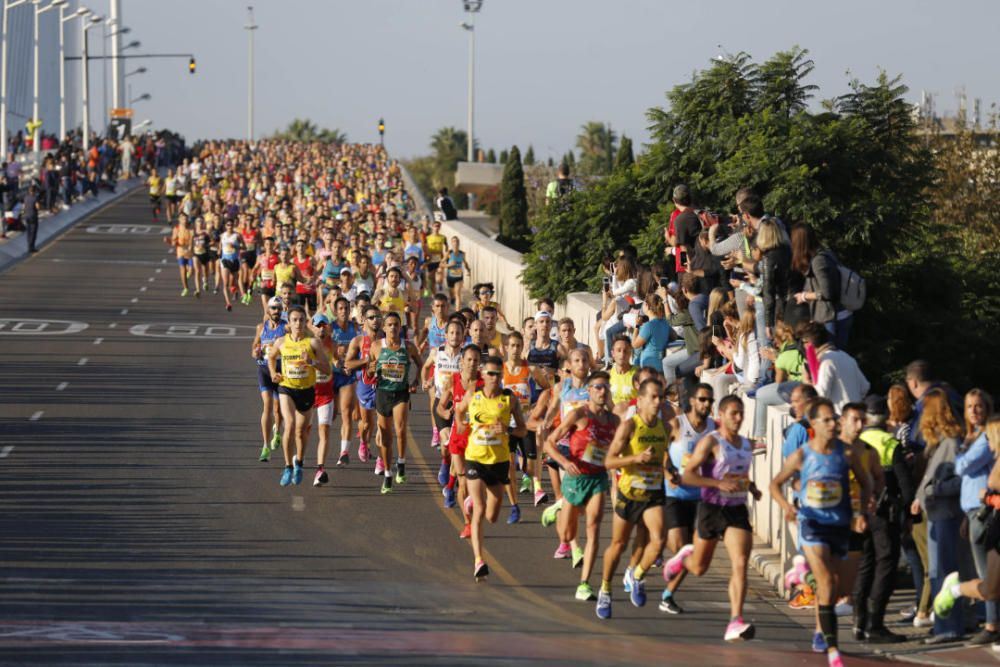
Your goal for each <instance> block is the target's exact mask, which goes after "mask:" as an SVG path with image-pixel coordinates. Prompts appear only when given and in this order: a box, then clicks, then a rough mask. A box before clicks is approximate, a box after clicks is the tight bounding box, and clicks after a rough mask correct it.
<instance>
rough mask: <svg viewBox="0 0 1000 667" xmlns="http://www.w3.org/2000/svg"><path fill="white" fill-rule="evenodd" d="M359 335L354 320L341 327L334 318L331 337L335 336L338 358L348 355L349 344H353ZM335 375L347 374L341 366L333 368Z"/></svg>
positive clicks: (342, 375) (343, 375)
mask: <svg viewBox="0 0 1000 667" xmlns="http://www.w3.org/2000/svg"><path fill="white" fill-rule="evenodd" d="M357 335H358V327H357V325H356V324H354V322H348V323H347V326H345V327H343V328H341V326H340V325H339V324H337V321H336V320H334V321H333V324H331V325H330V337H331V338H333V342H334V343H336V344H337V358H338V359H343V358H344V357H345V356H346V355H347V346H348V345H350V344H351V341H352V340H354V339H355V338H356V337H357ZM333 373H334V375H336V376H338V377H345V376H346V375H347V374H346V373H344V372H342V371H341V370H340V369H339V368H335V369H334V370H333Z"/></svg>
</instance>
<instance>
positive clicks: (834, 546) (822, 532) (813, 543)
mask: <svg viewBox="0 0 1000 667" xmlns="http://www.w3.org/2000/svg"><path fill="white" fill-rule="evenodd" d="M854 534H855V535H858V533H854ZM851 535H852V531H851V527H850V526H847V525H831V524H824V523H820V522H819V521H816V520H815V519H799V547H800V548H801V547H822V546H826V547H829V548H830V555H831V556H833V557H834V558H839V559H841V560H843V559H846V558H847V554H848V552H849V551H850V545H851Z"/></svg>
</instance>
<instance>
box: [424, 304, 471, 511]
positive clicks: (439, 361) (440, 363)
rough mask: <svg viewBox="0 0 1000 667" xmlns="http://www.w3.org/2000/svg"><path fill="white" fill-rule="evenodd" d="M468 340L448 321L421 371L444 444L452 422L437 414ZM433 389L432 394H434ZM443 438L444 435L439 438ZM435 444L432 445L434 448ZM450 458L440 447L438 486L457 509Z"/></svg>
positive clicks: (433, 420) (436, 429)
mask: <svg viewBox="0 0 1000 667" xmlns="http://www.w3.org/2000/svg"><path fill="white" fill-rule="evenodd" d="M464 337H465V327H464V326H462V323H461V322H460V321H458V320H457V319H455V320H450V321H449V322H448V325H447V328H446V329H445V342H444V343H443V344H442V345H439V346H437V347H436V348H431V353H430V354H428V355H427V361H425V362H424V365H423V367H422V368H421V369H420V377H421V379H422V380H423V386H424V390H425V391H426V392H427V395H428V396H430V397H431V423H432V424H433V428H434V434H435V435H437V434H439V433H440V434H442V436H443V437H444V439H445V442H447V441H448V437H449V435H450V428H451V420H450V419H446V418H444V417H442V416H441V415H439V414H438V410H437V407H438V402H439V401H440V400H441V395H442V393H443V392H444V388H445V384H446V382H447V381H448V380H450V379H451V378H452V376H454V375H455V374H456V373H458V372H459V370H460V368H461V361H462V340H463V338H464ZM432 389H433V391H431V390H432ZM439 437H441V436H439ZM433 444H434V442H433V441H432V442H431V445H433ZM450 470H451V458H450V455H449V454H448V448H447V447H442V448H441V467H440V468H439V469H438V476H437V480H438V484H440V485H441V486H442V487H443V488H442V494H443V495H444V498H445V507H454V504H455V498H454V484H449V482H450V481H451V477H450V475H449V472H450Z"/></svg>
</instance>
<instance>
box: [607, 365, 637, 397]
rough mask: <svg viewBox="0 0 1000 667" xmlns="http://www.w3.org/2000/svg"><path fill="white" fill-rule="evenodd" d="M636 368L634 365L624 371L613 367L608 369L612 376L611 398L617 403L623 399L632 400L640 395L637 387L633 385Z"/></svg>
mask: <svg viewBox="0 0 1000 667" xmlns="http://www.w3.org/2000/svg"><path fill="white" fill-rule="evenodd" d="M635 370H636V369H635V366H633V367H632V368H630V369H628V370H627V371H625V372H624V373H621V372H619V371H618V370H617V369H616V368H613V367H612V369H611V370H610V371H608V375H610V376H611V400H612V401H614V402H615V403H616V404H617V403H621V402H622V401H630V400H632V399H633V398H635V397H636V396H637V395H638V393H637V392H636V390H635V387H634V386H633V385H632V378H634V377H635Z"/></svg>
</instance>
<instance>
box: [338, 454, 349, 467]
mask: <svg viewBox="0 0 1000 667" xmlns="http://www.w3.org/2000/svg"><path fill="white" fill-rule="evenodd" d="M350 462H351V457H350V455H349V454H348V453H347V452H341V453H340V458H339V459H337V466H338V467H340V468H343V467H344V466H346V465H347V464H348V463H350Z"/></svg>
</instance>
